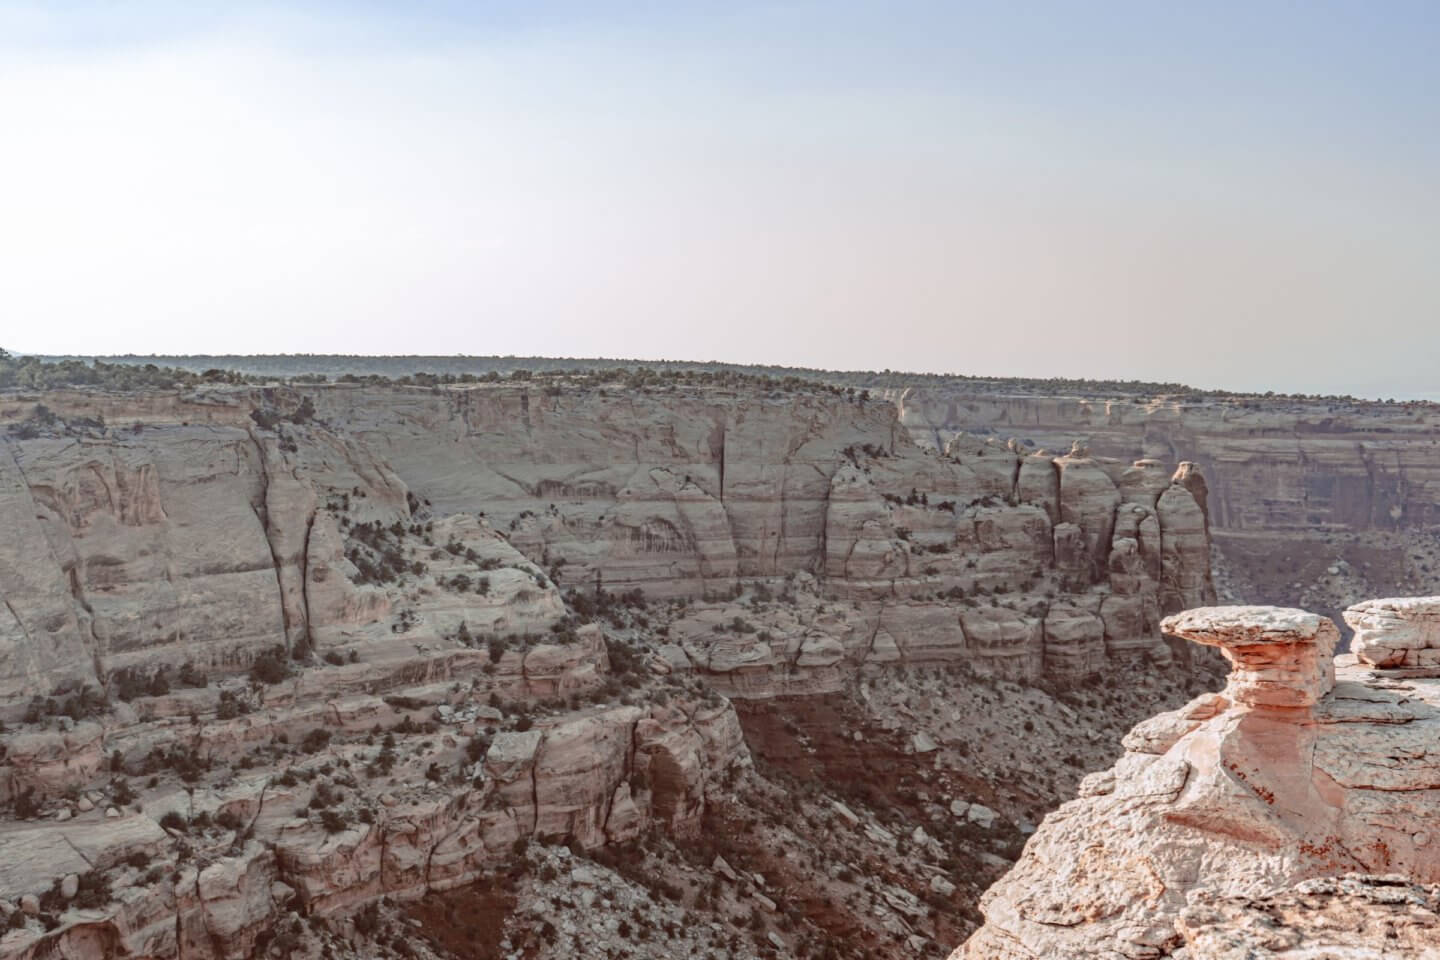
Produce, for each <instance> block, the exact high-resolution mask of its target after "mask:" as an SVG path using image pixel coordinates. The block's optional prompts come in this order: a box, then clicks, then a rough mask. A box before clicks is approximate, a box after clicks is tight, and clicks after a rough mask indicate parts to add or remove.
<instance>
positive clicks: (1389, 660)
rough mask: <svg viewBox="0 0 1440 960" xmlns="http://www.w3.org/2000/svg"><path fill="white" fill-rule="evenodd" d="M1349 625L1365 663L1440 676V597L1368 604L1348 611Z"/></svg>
mask: <svg viewBox="0 0 1440 960" xmlns="http://www.w3.org/2000/svg"><path fill="white" fill-rule="evenodd" d="M1345 622H1346V623H1348V624H1349V625H1350V627H1351V628H1352V629H1353V630H1354V631H1355V636H1354V638H1353V639H1352V641H1351V646H1350V649H1351V650H1352V651H1353V652H1354V653H1355V656H1356V657H1358V658H1359V659H1360V661H1361V662H1362V663H1367V664H1370V665H1371V666H1375V667H1385V668H1391V669H1407V670H1419V671H1430V672H1432V673H1435V674H1437V675H1440V597H1397V598H1392V599H1388V600H1366V601H1365V602H1363V603H1357V604H1355V605H1354V606H1352V607H1350V609H1348V610H1346V611H1345Z"/></svg>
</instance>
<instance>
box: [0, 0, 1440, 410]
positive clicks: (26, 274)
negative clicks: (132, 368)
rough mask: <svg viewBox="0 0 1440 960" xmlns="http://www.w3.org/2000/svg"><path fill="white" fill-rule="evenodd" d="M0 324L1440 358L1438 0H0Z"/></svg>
mask: <svg viewBox="0 0 1440 960" xmlns="http://www.w3.org/2000/svg"><path fill="white" fill-rule="evenodd" d="M240 7H244V12H236V9H235V8H240ZM0 346H4V347H7V348H9V349H11V350H19V351H26V352H52V353H56V352H75V353H109V352H128V351H133V352H140V353H149V352H167V353H180V352H212V353H219V352H242V353H272V352H296V351H307V352H355V353H475V354H492V353H499V354H506V353H521V354H525V353H540V354H551V355H572V356H597V355H598V356H634V357H652V358H683V359H699V360H705V359H723V360H734V361H754V362H774V363H787V364H800V365H807V366H824V367H844V368H854V367H860V368H882V367H890V368H894V369H915V370H933V371H954V372H959V373H996V374H1028V375H1039V376H1048V375H1069V376H1096V377H1126V378H1131V377H1135V378H1144V379H1160V380H1183V381H1186V382H1190V383H1194V384H1197V385H1202V386H1225V387H1250V388H1258V389H1270V388H1273V389H1277V390H1282V389H1283V390H1289V389H1302V390H1307V391H1331V390H1339V391H1354V392H1360V393H1369V394H1382V395H1390V394H1394V395H1402V394H1414V393H1423V392H1429V391H1432V390H1433V391H1435V392H1440V386H1435V385H1432V384H1433V383H1434V382H1435V381H1436V380H1437V379H1440V378H1437V377H1435V376H1434V375H1433V374H1432V367H1434V365H1435V364H1436V362H1437V359H1440V3H1435V2H1433V0H1424V2H1405V0H1385V2H1375V0H1365V2H1355V3H1332V2H1298V0H1297V2H1284V3H1282V2H1266V0H1247V2H1236V3H1229V2H1217V0H1206V2H1196V3H1188V2H1187V3H1180V2H1168V0H1139V2H1106V0H1084V2H1082V0H1076V2H1073V3H1026V2H1019V0H1007V2H995V3H965V2H959V0H956V2H944V3H920V2H906V0H898V2H897V0H889V2H885V3H879V2H875V3H855V2H845V0H831V2H816V3H769V4H761V3H748V2H744V0H728V2H723V3H721V2H717V3H684V2H670V3H658V2H657V3H638V2H637V3H612V2H603V0H575V2H565V3H549V2H543V0H532V2H514V3H484V2H473V0H472V2H461V0H455V2H424V0H410V2H405V3H399V2H396V3H379V2H370V3H364V2H350V3H340V2H311V3H274V4H262V3H248V4H235V3H225V4H221V3H208V2H202V0H182V2H174V3H163V2H152V0H138V2H130V3H123V4H122V3H115V2H103V3H102V2H95V3H68V2H64V0H47V2H43V3H33V4H32V3H20V4H15V3H11V2H7V0H0Z"/></svg>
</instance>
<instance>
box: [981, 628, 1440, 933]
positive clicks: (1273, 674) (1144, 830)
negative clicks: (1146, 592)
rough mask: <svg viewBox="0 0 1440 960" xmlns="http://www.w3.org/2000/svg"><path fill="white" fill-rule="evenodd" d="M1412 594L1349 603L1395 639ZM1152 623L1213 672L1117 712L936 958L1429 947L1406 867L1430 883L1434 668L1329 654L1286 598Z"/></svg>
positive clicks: (1428, 920)
mask: <svg viewBox="0 0 1440 960" xmlns="http://www.w3.org/2000/svg"><path fill="white" fill-rule="evenodd" d="M1426 608H1427V607H1426V602H1425V601H1417V602H1413V603H1412V602H1409V601H1372V602H1371V603H1369V604H1360V605H1357V607H1356V608H1355V609H1356V610H1358V611H1360V613H1359V614H1358V616H1359V617H1361V618H1363V619H1364V629H1365V630H1367V631H1369V634H1368V635H1367V636H1368V640H1369V642H1371V643H1373V644H1376V645H1377V648H1394V649H1413V647H1411V648H1407V647H1405V642H1406V641H1407V639H1408V638H1410V637H1411V636H1413V634H1414V630H1413V626H1414V622H1413V621H1411V620H1408V619H1406V618H1405V617H1404V616H1400V615H1398V613H1397V611H1400V610H1409V611H1416V610H1420V609H1426ZM1164 629H1165V631H1166V632H1167V633H1169V634H1173V635H1176V636H1180V637H1184V638H1186V639H1189V640H1191V641H1194V642H1197V643H1201V644H1206V645H1210V646H1216V647H1219V648H1220V649H1221V651H1222V652H1223V653H1224V655H1225V656H1226V657H1227V658H1228V659H1229V660H1230V661H1231V664H1232V672H1231V675H1230V683H1229V685H1228V686H1227V687H1226V689H1225V690H1224V692H1223V693H1221V694H1206V695H1204V696H1202V697H1200V698H1198V699H1197V700H1195V701H1193V702H1192V703H1190V704H1189V705H1188V706H1186V707H1184V708H1182V709H1180V710H1177V711H1174V712H1171V713H1168V714H1161V715H1159V716H1157V717H1155V718H1153V719H1151V720H1149V721H1146V722H1145V723H1142V724H1141V725H1140V726H1138V727H1136V728H1135V730H1134V731H1132V733H1131V734H1130V735H1129V736H1127V737H1126V739H1125V748H1126V753H1125V755H1124V756H1123V757H1122V758H1121V760H1120V761H1119V762H1118V763H1117V764H1116V765H1115V767H1114V768H1113V769H1112V770H1109V771H1106V772H1105V773H1102V774H1094V775H1092V776H1090V777H1088V778H1086V780H1085V781H1084V782H1083V783H1082V786H1081V789H1080V797H1079V799H1076V800H1073V801H1071V802H1069V803H1067V804H1065V805H1064V806H1063V807H1061V808H1060V809H1059V810H1058V811H1056V812H1055V813H1053V814H1051V815H1050V816H1048V817H1046V818H1045V821H1044V822H1043V823H1042V824H1041V826H1040V828H1039V830H1038V831H1037V832H1036V834H1035V835H1034V837H1033V838H1032V839H1031V840H1030V842H1029V843H1028V844H1027V846H1026V848H1025V853H1024V855H1023V856H1022V858H1021V860H1020V862H1019V863H1018V864H1017V865H1016V866H1015V868H1014V869H1013V870H1011V872H1010V873H1009V874H1007V875H1006V876H1005V878H1004V879H1002V880H1001V881H1000V882H999V883H997V884H996V885H995V886H994V887H992V888H991V890H990V891H989V892H988V893H987V894H986V895H985V897H984V899H983V900H982V910H983V911H984V914H985V919H986V923H985V926H984V927H982V928H981V929H980V931H978V932H977V933H976V934H975V935H974V937H972V938H971V939H970V941H968V942H967V943H966V945H965V946H964V947H963V948H962V949H961V950H960V951H957V953H956V954H955V956H956V957H957V958H959V957H967V958H977V960H978V958H985V960H1020V958H1024V960H1030V958H1040V957H1057V956H1064V957H1076V958H1079V957H1096V958H1099V957H1107V958H1108V957H1137V958H1138V957H1147V958H1158V957H1169V956H1176V957H1179V956H1188V957H1190V958H1192V960H1193V958H1197V957H1206V958H1217V960H1218V958H1222V957H1223V958H1232V957H1233V958H1239V957H1270V956H1274V957H1291V956H1293V957H1301V956H1307V957H1308V956H1322V955H1323V956H1336V957H1341V956H1356V957H1360V956H1396V957H1398V956H1426V955H1427V954H1425V953H1423V952H1413V951H1412V950H1411V949H1409V948H1410V947H1412V946H1413V947H1414V948H1415V949H1416V950H1419V949H1420V948H1421V947H1422V945H1423V948H1424V949H1427V950H1432V953H1433V948H1434V947H1435V944H1436V943H1437V942H1440V941H1437V940H1436V939H1435V935H1436V930H1437V927H1436V921H1437V917H1436V914H1435V907H1436V902H1435V899H1434V891H1433V888H1430V889H1426V888H1422V887H1411V886H1408V884H1410V883H1415V884H1435V883H1437V882H1440V857H1437V855H1436V853H1435V848H1434V845H1433V836H1434V827H1433V822H1434V818H1435V817H1436V815H1437V814H1440V799H1437V789H1440V766H1437V762H1436V758H1435V756H1434V754H1433V751H1431V750H1430V749H1429V746H1428V745H1433V744H1434V743H1435V742H1436V738H1437V737H1440V681H1437V680H1428V679H1417V678H1404V672H1403V671H1390V672H1389V674H1390V675H1386V672H1385V671H1375V670H1371V669H1369V668H1368V667H1367V666H1366V665H1364V664H1361V663H1358V662H1356V661H1355V659H1354V658H1353V657H1342V658H1340V659H1341V664H1340V666H1339V669H1338V670H1337V669H1336V668H1335V665H1334V664H1335V661H1334V660H1333V659H1332V657H1331V654H1332V651H1333V649H1334V644H1335V642H1336V639H1337V637H1338V631H1337V629H1336V627H1335V625H1334V624H1333V623H1332V622H1330V621H1329V620H1327V619H1325V618H1323V617H1319V616H1316V615H1314V614H1310V613H1306V612H1304V611H1301V610H1292V609H1282V608H1273V607H1212V608H1206V609H1198V610H1190V611H1186V612H1184V613H1182V614H1179V615H1177V616H1174V617H1171V618H1169V619H1167V620H1166V621H1165V624H1164ZM1387 638H1393V639H1387ZM1396 674H1399V675H1400V677H1401V678H1397V676H1396ZM1347 874H1371V875H1381V874H1384V875H1390V874H1398V875H1399V876H1400V878H1401V879H1398V880H1392V879H1365V878H1363V877H1361V878H1351V879H1343V880H1342V879H1337V878H1342V877H1344V876H1345V875H1347ZM1297 885H1298V886H1297ZM1277 917H1281V918H1283V922H1282V923H1281V924H1280V925H1279V927H1278V928H1277V925H1276V922H1275V921H1276V918H1277ZM1329 949H1334V950H1335V951H1336V952H1334V953H1325V952H1323V951H1324V950H1329ZM1187 951H1188V952H1187ZM1247 951H1250V952H1247ZM1347 951H1349V952H1347Z"/></svg>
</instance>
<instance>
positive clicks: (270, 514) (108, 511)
mask: <svg viewBox="0 0 1440 960" xmlns="http://www.w3.org/2000/svg"><path fill="white" fill-rule="evenodd" d="M45 399H46V400H47V402H48V404H49V408H50V409H51V410H53V411H54V413H55V414H56V415H59V416H60V417H61V418H62V419H61V421H60V422H61V426H59V427H56V426H53V425H52V426H50V427H46V428H45V429H39V430H36V429H35V428H34V425H33V422H32V421H33V418H34V414H33V412H32V411H33V409H34V405H33V404H32V403H30V399H26V398H15V399H13V400H11V401H9V402H7V403H4V404H0V420H4V419H8V420H9V421H10V423H11V424H12V425H15V424H21V425H29V426H30V429H28V430H26V431H24V432H23V433H15V432H13V431H12V433H11V435H10V436H8V437H7V438H6V439H4V440H3V441H0V447H3V450H0V515H3V516H4V518H5V520H6V525H7V528H8V529H10V530H13V531H14V535H13V536H12V537H10V538H9V539H8V540H7V541H6V542H5V543H4V544H0V595H3V597H4V598H5V602H6V607H5V610H4V611H0V692H4V693H6V694H7V695H9V696H10V697H25V696H33V695H47V694H50V693H51V692H52V690H55V689H57V688H62V687H80V686H83V685H86V684H93V685H104V684H105V683H107V682H108V680H109V678H110V677H111V676H113V675H114V674H115V672H116V671H117V670H121V669H134V670H137V671H141V672H146V671H152V670H154V669H155V668H156V666H157V665H159V664H170V665H172V666H178V665H180V664H181V663H190V664H192V665H193V666H194V667H195V668H196V669H200V670H205V671H219V672H223V673H231V674H235V673H240V672H243V671H245V670H246V669H248V668H249V665H250V663H251V662H252V661H253V659H254V658H255V656H257V655H258V654H259V653H260V652H263V651H266V650H270V649H272V648H275V647H281V648H283V649H284V650H286V651H287V652H291V653H293V652H294V651H295V650H296V649H297V646H298V647H299V648H301V650H302V651H303V650H305V649H309V648H313V649H315V650H316V651H317V652H318V653H320V654H325V653H329V652H337V653H338V654H340V655H342V656H345V657H349V656H350V654H351V653H352V651H353V652H355V653H356V654H357V655H360V656H362V658H363V657H364V656H366V655H367V653H368V654H373V655H374V656H375V657H384V656H389V654H388V653H387V652H386V651H387V650H388V649H389V648H390V647H391V646H393V643H392V641H393V635H392V628H397V629H399V630H401V632H403V634H404V635H405V636H406V639H407V642H411V643H414V644H419V645H421V646H433V645H434V644H436V643H440V642H442V638H444V637H446V636H448V635H451V634H453V632H454V631H455V630H456V629H457V628H458V626H459V624H461V623H462V622H463V623H464V624H465V625H466V628H467V630H468V631H470V632H471V633H472V634H483V633H499V634H507V633H517V634H523V633H526V632H535V631H543V630H546V629H548V628H549V627H551V626H552V625H553V624H554V623H555V622H556V621H558V620H559V619H561V618H562V617H563V616H564V615H565V609H564V604H563V602H562V599H561V589H562V588H570V587H574V588H580V589H584V590H593V589H596V588H602V589H604V590H607V591H612V592H615V593H624V592H626V591H629V590H633V589H639V590H641V591H642V592H643V593H644V594H645V595H646V596H647V597H649V598H651V599H654V598H664V597H679V598H687V599H697V600H703V599H705V598H707V597H710V598H719V597H722V596H726V595H734V593H735V592H736V591H737V590H738V589H740V587H741V585H742V584H743V583H744V582H745V581H749V580H755V579H761V580H769V581H770V582H772V583H774V582H778V581H780V580H782V579H784V578H786V577H789V578H792V579H793V578H794V577H795V576H798V575H810V576H814V577H816V578H818V579H819V582H820V583H821V584H822V585H823V589H822V590H821V591H820V592H821V593H822V594H823V595H824V596H826V597H829V598H832V599H835V600H840V601H844V602H847V603H849V604H850V605H851V607H852V611H851V612H850V613H849V614H847V616H845V617H844V618H841V620H839V621H836V622H829V623H826V622H823V621H815V620H811V619H805V620H803V621H802V622H796V623H787V624H783V625H780V624H777V625H775V627H777V628H780V629H770V630H769V631H768V632H769V634H770V635H771V639H770V640H768V641H767V640H764V639H763V638H757V637H742V638H738V639H727V640H726V641H724V643H723V644H721V646H720V647H716V644H717V643H718V642H719V641H718V640H716V639H715V638H696V637H691V638H690V640H689V642H686V643H681V644H680V645H679V649H680V650H682V651H683V653H684V657H685V658H687V659H688V664H687V665H688V666H693V667H695V668H697V669H700V670H702V671H708V672H714V673H717V674H721V675H731V674H734V672H735V670H734V668H731V667H727V666H726V665H727V664H737V665H738V664H743V665H744V669H745V672H746V676H747V679H746V680H745V682H744V683H743V684H741V683H732V684H730V685H729V689H730V690H731V692H736V693H744V692H746V691H747V690H748V691H751V692H765V691H767V690H769V691H772V692H773V691H779V690H795V691H803V690H804V689H805V688H806V686H807V684H809V685H811V688H812V689H820V688H823V687H825V686H826V684H832V685H833V680H832V679H827V677H832V676H833V675H834V670H833V669H832V668H833V667H835V665H836V664H840V663H842V662H843V663H845V664H847V665H849V667H850V668H853V667H855V666H859V665H863V664H865V663H867V662H874V663H885V662H890V661H897V660H898V661H901V662H907V663H946V662H969V663H972V664H974V665H976V666H977V667H980V668H982V669H986V670H991V671H994V672H999V673H1003V674H1006V675H1009V676H1013V677H1024V678H1029V679H1036V678H1039V677H1041V676H1049V677H1058V678H1065V677H1079V676H1084V675H1086V674H1088V673H1092V672H1094V671H1095V670H1097V669H1098V667H1099V666H1100V664H1101V663H1102V662H1103V661H1104V660H1105V659H1106V658H1107V657H1112V656H1122V657H1123V656H1135V655H1140V654H1145V655H1148V656H1150V657H1151V658H1155V659H1164V658H1165V657H1167V656H1168V652H1167V648H1166V647H1165V645H1164V644H1163V643H1162V642H1161V640H1160V636H1159V632H1158V622H1159V618H1160V616H1161V615H1162V614H1163V613H1166V612H1173V611H1174V610H1178V609H1181V608H1183V607H1185V606H1193V605H1195V604H1197V603H1203V602H1206V601H1207V600H1208V599H1210V598H1211V597H1212V595H1213V587H1212V586H1211V584H1210V581H1209V575H1208V569H1209V568H1208V540H1207V536H1208V534H1207V530H1206V521H1205V506H1204V503H1203V502H1201V501H1203V496H1204V494H1203V490H1204V486H1203V482H1202V483H1200V484H1197V483H1195V482H1194V479H1193V478H1194V477H1195V476H1196V473H1195V471H1194V468H1193V467H1185V468H1183V469H1182V471H1181V472H1180V473H1178V474H1176V479H1174V480H1172V479H1171V477H1170V472H1171V471H1170V468H1168V467H1167V466H1165V465H1164V464H1162V463H1160V462H1158V461H1153V460H1144V461H1138V462H1134V463H1132V462H1130V461H1116V460H1107V459H1103V458H1098V457H1094V456H1091V455H1090V454H1088V453H1087V452H1085V451H1084V450H1082V449H1079V448H1077V449H1075V450H1072V451H1071V452H1069V453H1067V454H1065V455H1063V456H1051V455H1047V454H1044V453H1038V452H1029V451H1025V450H1022V449H1020V448H1018V447H1016V446H1015V445H1013V444H1012V445H1008V446H1007V445H1001V444H996V443H987V442H978V441H977V442H974V443H971V442H964V443H955V444H952V445H951V447H950V448H949V449H948V450H947V451H945V452H944V453H943V454H937V453H935V452H931V451H926V450H923V449H921V448H920V447H917V446H916V445H914V444H913V443H911V442H910V441H909V439H908V437H907V435H906V434H905V431H904V430H902V429H901V427H900V424H899V422H898V421H897V418H896V414H895V411H894V409H893V408H892V407H890V406H889V405H886V404H879V403H871V404H865V403H860V402H852V401H846V400H843V399H837V398H834V397H810V396H804V395H802V396H800V397H784V398H777V399H774V400H772V399H769V398H766V397H764V396H755V395H752V394H738V395H737V394H734V393H728V392H725V391H692V392H689V393H684V394H666V395H663V396H660V395H651V394H648V393H643V392H640V393H615V392H610V393H607V392H606V391H604V390H596V389H588V388H587V389H581V388H575V389H564V388H559V387H554V388H547V389H546V390H544V391H541V390H533V391H532V390H530V389H528V388H525V387H510V386H501V387H467V388H451V389H444V390H441V389H438V388H437V389H434V390H425V389H403V388H360V387H345V386H331V387H328V388H316V389H313V390H307V391H305V392H303V393H301V392H297V391H295V390H292V389H276V390H269V391H255V390H250V389H234V388H231V389H221V388H213V389H208V390H199V391H196V392H195V393H193V394H189V395H185V396H182V397H141V398H135V397H119V396H117V397H98V398H97V397H96V396H93V395H86V394H72V395H63V394H57V395H47V396H46V398H45ZM299 411H304V412H303V415H296V414H297V412H299ZM251 413H257V416H258V419H257V418H252V417H251V416H250V414H251ZM81 414H83V415H84V417H85V423H87V424H88V423H93V422H102V423H104V424H112V425H124V426H123V427H122V426H112V427H110V428H105V427H103V426H100V427H95V426H85V425H82V426H79V427H76V426H74V423H76V422H80V421H79V419H78V418H79V417H80V416H81ZM97 415H98V416H97ZM65 417H70V418H72V419H71V420H70V421H68V422H67V421H66V420H65V419H64V418H65ZM1197 492H1199V493H1200V497H1201V500H1197V499H1196V493H1197ZM452 546H454V547H456V548H458V549H457V550H455V551H451V550H450V549H449V548H450V547H452ZM457 577H458V578H460V579H458V580H457V579H456V578H457ZM482 578H483V580H484V583H485V590H486V591H487V592H485V593H483V594H482V593H479V592H478V591H477V589H476V587H477V585H478V584H479V583H480V582H481V580H482ZM457 584H459V585H460V587H459V588H458V589H457V587H456V585H457ZM781 629H783V630H784V632H783V633H782V632H780V630H781ZM722 648H723V649H722ZM727 651H728V652H727ZM762 668H763V669H762ZM762 674H763V676H761V675H762Z"/></svg>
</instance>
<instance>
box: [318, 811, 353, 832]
mask: <svg viewBox="0 0 1440 960" xmlns="http://www.w3.org/2000/svg"><path fill="white" fill-rule="evenodd" d="M320 826H322V827H324V828H325V832H326V833H341V832H343V831H344V830H346V829H347V828H348V827H349V826H350V824H349V823H347V822H346V820H345V817H344V816H342V815H341V814H339V813H337V812H336V811H334V810H321V811H320Z"/></svg>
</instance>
